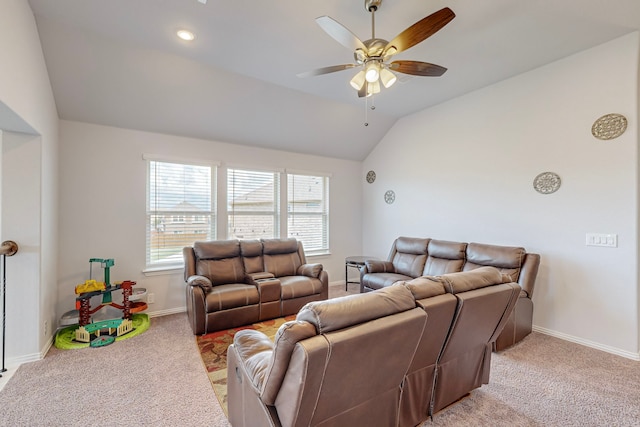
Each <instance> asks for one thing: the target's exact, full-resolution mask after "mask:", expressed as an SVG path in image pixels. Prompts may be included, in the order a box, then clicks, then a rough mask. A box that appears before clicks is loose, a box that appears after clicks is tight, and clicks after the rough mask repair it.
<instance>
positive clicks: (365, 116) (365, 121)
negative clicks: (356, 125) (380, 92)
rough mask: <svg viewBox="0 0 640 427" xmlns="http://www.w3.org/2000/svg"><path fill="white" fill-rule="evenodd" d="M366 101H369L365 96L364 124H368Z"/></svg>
mask: <svg viewBox="0 0 640 427" xmlns="http://www.w3.org/2000/svg"><path fill="white" fill-rule="evenodd" d="M368 103H369V100H368V99H367V97H366V96H365V98H364V125H365V126H369V120H368V115H369V106H368V105H367V104H368Z"/></svg>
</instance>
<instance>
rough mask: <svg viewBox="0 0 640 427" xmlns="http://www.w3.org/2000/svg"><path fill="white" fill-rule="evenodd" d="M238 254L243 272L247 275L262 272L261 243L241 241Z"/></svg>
mask: <svg viewBox="0 0 640 427" xmlns="http://www.w3.org/2000/svg"><path fill="white" fill-rule="evenodd" d="M240 253H241V254H242V261H243V263H244V270H245V272H246V273H247V274H252V273H259V272H261V271H264V260H263V258H262V243H261V242H260V240H241V241H240Z"/></svg>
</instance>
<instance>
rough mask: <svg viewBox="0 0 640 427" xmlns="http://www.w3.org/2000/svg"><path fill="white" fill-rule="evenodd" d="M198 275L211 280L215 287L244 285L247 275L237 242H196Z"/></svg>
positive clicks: (195, 252)
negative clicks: (229, 284)
mask: <svg viewBox="0 0 640 427" xmlns="http://www.w3.org/2000/svg"><path fill="white" fill-rule="evenodd" d="M193 251H194V254H195V257H196V263H195V264H196V274H198V275H200V276H205V277H207V278H208V279H209V280H211V284H212V285H213V286H216V285H223V284H228V283H244V282H245V279H244V277H245V274H244V266H243V264H242V258H241V256H240V243H239V242H238V241H237V240H218V241H210V242H195V243H194V244H193Z"/></svg>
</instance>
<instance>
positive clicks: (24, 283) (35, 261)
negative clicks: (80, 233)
mask: <svg viewBox="0 0 640 427" xmlns="http://www.w3.org/2000/svg"><path fill="white" fill-rule="evenodd" d="M0 52H1V54H2V66H0V104H2V108H1V109H0V111H1V112H2V114H3V115H6V116H7V118H0V123H10V124H12V128H11V129H5V130H12V131H20V132H32V133H33V134H34V135H31V136H24V135H22V136H21V135H18V134H11V133H9V132H5V133H4V136H3V144H9V146H8V148H7V150H3V151H5V153H4V154H5V158H4V159H3V160H4V163H5V164H6V163H7V161H9V160H10V159H11V158H12V156H16V157H15V158H16V159H19V162H20V163H19V164H13V165H12V166H14V167H17V166H18V165H21V166H22V167H23V168H24V170H27V171H31V172H33V175H31V176H30V177H29V178H28V182H27V183H24V184H25V185H24V187H22V185H23V183H22V182H20V181H19V180H13V181H12V180H11V177H10V176H8V171H7V173H5V171H3V179H2V181H3V187H4V188H5V189H6V188H7V186H8V185H11V191H13V192H14V194H19V193H22V198H23V199H24V203H22V204H18V205H16V204H8V203H3V204H2V210H3V212H2V218H3V224H2V239H3V240H16V242H17V243H18V245H20V246H21V245H22V244H23V242H21V241H20V240H19V239H18V238H17V237H15V236H25V238H26V234H28V238H26V240H25V241H24V245H25V247H21V249H20V250H19V252H18V253H17V254H16V255H14V257H12V258H9V259H7V275H8V276H9V275H11V277H8V279H7V288H8V289H7V304H8V305H9V304H11V307H15V310H13V309H12V310H13V311H9V310H8V311H7V348H6V355H7V359H8V364H9V365H11V363H12V362H14V363H18V362H20V361H26V360H33V359H37V358H40V357H42V356H43V355H44V352H45V351H46V350H47V348H48V346H49V344H50V342H51V338H52V331H51V328H49V331H48V332H47V333H46V334H45V333H42V330H43V324H44V322H45V321H47V322H49V324H50V321H51V320H52V319H53V318H54V301H55V294H56V288H55V283H56V277H57V272H56V257H57V245H58V242H57V214H58V205H57V187H58V177H57V164H58V161H57V143H58V128H57V126H58V115H57V111H56V107H55V102H54V99H53V93H52V90H51V85H50V82H49V77H48V75H47V70H46V66H45V62H44V57H43V55H42V48H41V46H40V39H39V37H38V31H37V28H36V24H35V19H34V17H33V13H32V11H31V8H30V7H29V3H28V2H27V0H2V1H1V2H0ZM13 125H15V128H14V127H13ZM36 134H37V135H36ZM17 172H19V173H22V172H23V171H17ZM3 196H4V194H3ZM8 197H11V194H10V193H9V196H8ZM21 209H24V210H21ZM11 218H19V220H17V221H15V222H11V221H10V219H11ZM10 289H11V290H10ZM12 295H13V296H12ZM10 298H16V299H11V300H10Z"/></svg>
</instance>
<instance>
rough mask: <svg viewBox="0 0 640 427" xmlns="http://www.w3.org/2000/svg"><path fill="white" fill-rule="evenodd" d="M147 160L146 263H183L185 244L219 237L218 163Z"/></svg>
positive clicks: (168, 264)
mask: <svg viewBox="0 0 640 427" xmlns="http://www.w3.org/2000/svg"><path fill="white" fill-rule="evenodd" d="M147 160H148V168H147V169H148V177H147V267H162V266H172V265H182V263H183V259H182V248H183V247H185V246H191V245H193V242H195V241H196V240H212V239H215V238H216V233H215V224H216V216H215V190H214V189H215V166H213V165H196V164H185V163H177V162H176V163H172V162H164V161H156V160H151V159H147ZM194 218H197V219H198V220H197V221H194V220H193V219H194Z"/></svg>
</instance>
